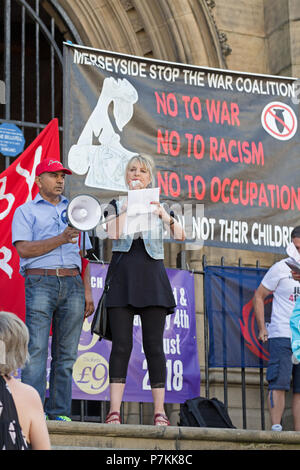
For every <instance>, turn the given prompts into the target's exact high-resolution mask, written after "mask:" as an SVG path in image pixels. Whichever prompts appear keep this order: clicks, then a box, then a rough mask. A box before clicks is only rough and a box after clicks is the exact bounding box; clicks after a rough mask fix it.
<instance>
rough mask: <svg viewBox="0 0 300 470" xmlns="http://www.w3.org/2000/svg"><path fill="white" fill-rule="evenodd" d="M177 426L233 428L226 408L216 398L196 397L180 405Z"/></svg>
mask: <svg viewBox="0 0 300 470" xmlns="http://www.w3.org/2000/svg"><path fill="white" fill-rule="evenodd" d="M179 418H180V422H179V426H196V427H199V426H200V427H205V428H234V429H235V426H234V425H233V424H232V422H231V419H230V417H229V415H228V413H227V410H226V408H225V406H224V403H222V402H221V401H220V400H218V399H217V398H211V399H208V398H203V397H197V398H192V399H190V400H186V401H185V402H184V403H183V404H181V405H180V413H179Z"/></svg>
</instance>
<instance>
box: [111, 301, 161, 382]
mask: <svg viewBox="0 0 300 470" xmlns="http://www.w3.org/2000/svg"><path fill="white" fill-rule="evenodd" d="M134 314H138V315H140V317H141V323H142V337H143V348H144V352H145V356H146V359H147V364H148V371H149V380H150V385H151V388H163V387H164V386H165V380H166V358H165V354H164V350H163V333H164V328H165V321H166V308H164V307H143V308H135V309H134V313H133V309H132V308H128V307H110V308H108V315H109V322H110V327H111V332H112V349H111V354H110V359H109V375H110V382H111V383H125V382H126V376H127V368H128V363H129V359H130V355H131V351H132V332H133V319H134Z"/></svg>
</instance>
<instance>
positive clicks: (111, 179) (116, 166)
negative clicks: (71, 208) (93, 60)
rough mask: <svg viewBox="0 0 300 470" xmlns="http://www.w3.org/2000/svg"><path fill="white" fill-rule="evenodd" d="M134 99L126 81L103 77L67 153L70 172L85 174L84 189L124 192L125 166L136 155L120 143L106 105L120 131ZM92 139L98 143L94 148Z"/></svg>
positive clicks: (127, 117)
mask: <svg viewBox="0 0 300 470" xmlns="http://www.w3.org/2000/svg"><path fill="white" fill-rule="evenodd" d="M137 100H138V93H137V91H136V89H135V88H134V86H132V85H131V83H130V82H129V81H128V80H126V79H125V78H123V79H117V80H116V79H114V78H112V77H109V78H105V80H104V82H103V87H102V91H101V94H100V96H99V99H98V102H97V105H96V107H95V108H94V110H93V112H92V114H91V115H90V117H89V119H88V121H87V122H86V124H85V126H84V128H83V130H82V133H81V135H80V137H79V139H78V142H77V144H75V145H72V147H71V149H70V151H69V154H68V165H69V167H70V169H71V170H72V171H73V172H74V173H77V174H78V175H84V174H86V173H87V177H86V179H85V185H86V186H90V187H94V188H103V189H110V190H115V189H117V190H120V191H126V186H125V182H124V173H125V167H126V164H127V162H128V160H129V159H130V158H131V157H132V156H133V155H136V153H135V152H131V151H129V150H127V149H126V148H124V147H123V146H122V144H121V143H120V139H121V135H119V134H118V133H117V132H116V131H115V129H114V126H113V123H112V122H111V120H110V116H109V105H110V103H111V102H113V117H114V120H115V125H116V126H117V128H118V129H119V131H120V132H122V131H123V128H124V126H125V125H126V124H127V123H128V122H129V121H130V119H131V118H132V115H133V105H134V103H136V102H137ZM95 138H96V139H98V141H99V144H98V143H97V144H96V145H95V143H94V139H95Z"/></svg>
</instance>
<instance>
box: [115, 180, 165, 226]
mask: <svg viewBox="0 0 300 470" xmlns="http://www.w3.org/2000/svg"><path fill="white" fill-rule="evenodd" d="M152 201H157V202H159V188H150V189H136V190H130V191H128V204H127V216H126V219H125V224H124V234H125V235H130V234H133V233H136V232H143V231H148V230H150V227H151V225H152V224H153V223H155V221H156V219H157V215H155V214H153V212H154V211H155V209H156V206H155V205H154V204H150V202H152Z"/></svg>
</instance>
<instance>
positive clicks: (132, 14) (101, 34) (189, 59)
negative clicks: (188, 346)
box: [0, 0, 300, 429]
mask: <svg viewBox="0 0 300 470" xmlns="http://www.w3.org/2000/svg"><path fill="white" fill-rule="evenodd" d="M66 40H70V41H72V42H73V43H77V44H82V45H85V46H90V47H94V48H97V49H104V50H110V51H115V52H122V53H126V54H131V55H137V56H142V57H148V58H154V59H161V60H166V61H172V62H181V63H187V64H194V65H199V66H209V67H216V68H221V69H230V70H237V71H242V72H250V73H260V74H272V75H282V76H290V77H299V75H300V3H299V1H298V0H251V1H248V0H240V1H236V0H1V1H0V45H1V48H0V73H1V75H0V80H1V81H3V82H4V83H5V99H2V100H1V99H0V124H1V123H4V122H11V123H14V124H16V125H17V126H19V127H20V128H22V130H23V132H24V136H25V140H26V145H29V144H30V142H32V141H33V140H34V138H35V137H36V135H37V134H38V133H39V132H40V131H41V129H43V127H45V125H46V124H47V123H48V122H49V121H50V119H52V118H53V117H58V119H59V125H60V131H61V137H62V140H63V118H62V117H63V90H62V84H63V80H62V76H63V60H62V43H63V41H66ZM62 148H63V147H62ZM12 161H13V159H12V158H10V157H4V156H3V157H2V156H1V157H0V171H3V170H4V169H5V168H6V167H7V166H9V164H11V163H12ZM182 251H184V250H182V247H181V248H179V247H178V246H177V245H176V246H173V245H169V246H168V249H167V261H166V264H167V265H168V266H170V267H176V263H177V262H178V259H181V266H182V267H183V268H185V267H186V266H188V267H189V268H190V269H193V270H195V271H201V270H202V262H203V255H205V257H206V261H207V262H208V263H209V264H220V263H221V259H222V260H223V262H225V264H228V265H238V264H243V265H246V266H255V265H256V263H257V261H258V262H259V264H260V265H261V266H265V267H269V266H270V265H271V264H273V262H274V261H276V260H278V255H272V254H270V253H262V252H260V253H255V252H248V251H236V250H229V249H228V250H226V251H225V252H224V250H221V249H219V248H214V249H212V248H208V247H204V248H203V249H201V250H197V251H186V252H184V253H182ZM106 255H107V257H108V256H109V247H107V253H106ZM178 255H179V256H178ZM107 259H108V258H107ZM195 292H196V314H197V328H198V339H199V357H200V365H201V372H202V381H203V382H204V381H205V380H206V378H205V373H204V372H203V371H204V362H205V351H204V341H203V309H204V307H203V276H201V275H200V274H199V275H198V276H195ZM203 378H204V379H203ZM245 380H246V384H247V387H246V392H247V396H248V402H247V415H248V419H247V427H248V428H254V429H257V428H260V418H259V411H258V409H257V397H258V395H259V379H258V377H257V375H256V374H255V373H253V372H252V371H250V372H249V374H247V375H246V379H245ZM226 381H227V382H228V390H229V391H228V393H229V398H228V405H229V410H230V414H231V416H232V418H233V421H234V423H235V425H236V426H237V427H243V420H242V416H241V415H242V412H241V403H240V387H241V379H240V375H239V373H238V372H236V371H230V373H228V377H227V379H226ZM210 382H211V384H212V385H211V390H210V395H211V396H218V398H220V399H221V400H222V399H223V396H222V393H223V392H222V390H223V383H224V375H223V373H222V371H218V370H216V371H211V376H210ZM202 395H204V390H203V393H202ZM169 411H170V413H171V415H172V413H173V416H171V419H173V424H176V423H177V416H178V409H176V407H175V408H172V409H170V410H169ZM128 413H129V415H130V414H131V415H132V416H134V414H135V408H134V405H133V404H132V405H130V406H129V407H128ZM287 413H288V414H289V411H288V412H287ZM130 419H132V420H133V419H134V418H129V421H130ZM287 419H289V418H287Z"/></svg>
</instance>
